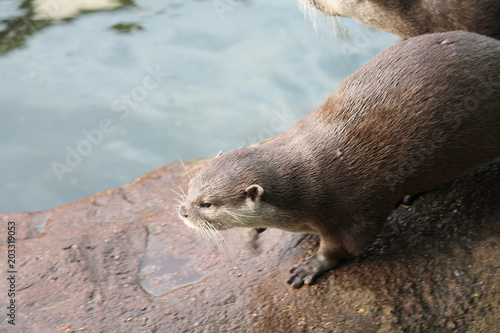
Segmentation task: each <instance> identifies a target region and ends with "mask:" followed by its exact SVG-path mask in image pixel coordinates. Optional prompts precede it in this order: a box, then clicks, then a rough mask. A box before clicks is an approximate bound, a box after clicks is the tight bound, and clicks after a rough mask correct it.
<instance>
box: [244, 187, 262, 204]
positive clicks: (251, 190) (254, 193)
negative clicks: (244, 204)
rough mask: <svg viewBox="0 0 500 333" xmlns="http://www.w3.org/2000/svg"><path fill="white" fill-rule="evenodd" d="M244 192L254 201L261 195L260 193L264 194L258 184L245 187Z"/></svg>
mask: <svg viewBox="0 0 500 333" xmlns="http://www.w3.org/2000/svg"><path fill="white" fill-rule="evenodd" d="M245 193H246V194H247V195H248V197H249V198H251V199H252V200H253V201H255V200H258V199H260V198H261V197H262V194H264V189H263V188H262V186H260V185H257V184H253V185H250V186H248V187H247V189H246V190H245Z"/></svg>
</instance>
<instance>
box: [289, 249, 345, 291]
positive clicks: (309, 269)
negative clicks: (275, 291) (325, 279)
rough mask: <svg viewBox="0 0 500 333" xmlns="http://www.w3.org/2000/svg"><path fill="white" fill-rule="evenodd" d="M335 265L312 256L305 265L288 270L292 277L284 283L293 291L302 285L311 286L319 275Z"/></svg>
mask: <svg viewBox="0 0 500 333" xmlns="http://www.w3.org/2000/svg"><path fill="white" fill-rule="evenodd" d="M335 265H336V263H335V262H328V261H322V260H320V259H318V258H317V257H316V256H314V257H312V258H311V259H309V260H308V261H307V262H306V263H304V264H302V265H297V266H294V267H293V268H292V269H291V270H290V273H292V275H290V277H289V278H288V280H287V281H286V282H287V283H288V284H290V285H292V287H293V288H294V289H298V288H300V287H302V286H303V285H304V284H306V285H312V284H314V283H315V282H316V279H317V278H318V277H319V276H320V275H321V274H323V273H324V272H326V271H328V270H330V269H332V268H333V267H335Z"/></svg>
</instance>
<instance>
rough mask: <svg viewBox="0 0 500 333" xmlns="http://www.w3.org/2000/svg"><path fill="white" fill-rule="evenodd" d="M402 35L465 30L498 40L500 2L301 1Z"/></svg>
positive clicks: (415, 0)
mask: <svg viewBox="0 0 500 333" xmlns="http://www.w3.org/2000/svg"><path fill="white" fill-rule="evenodd" d="M300 1H301V2H302V3H303V4H304V5H305V6H307V7H310V8H315V9H319V10H321V11H322V12H324V13H325V14H326V15H331V16H345V17H350V18H353V19H355V20H356V21H359V22H361V23H364V24H367V25H369V26H372V27H375V28H379V29H382V30H386V31H388V32H391V33H393V34H395V35H398V36H401V37H403V38H410V37H413V36H418V35H422V34H427V33H434V32H445V31H453V30H466V31H471V32H476V33H479V34H482V35H486V36H490V37H493V38H496V39H500V22H499V20H500V2H499V1H491V0H467V1H464V0H300Z"/></svg>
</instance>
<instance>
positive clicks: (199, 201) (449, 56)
mask: <svg viewBox="0 0 500 333" xmlns="http://www.w3.org/2000/svg"><path fill="white" fill-rule="evenodd" d="M499 90H500V41H497V40H495V39H492V38H489V37H486V36H481V35H478V34H475V33H470V32H463V31H458V32H446V33H436V34H427V35H422V36H418V37H414V38H410V39H408V40H405V41H402V42H399V43H397V44H396V45H394V46H392V47H390V48H388V49H387V50H385V51H384V52H382V53H380V54H379V55H377V56H375V57H374V58H373V59H372V60H371V61H369V62H367V63H366V64H365V65H364V66H362V67H361V68H360V69H359V70H357V71H356V72H355V73H354V74H352V75H351V76H349V77H348V78H347V79H345V80H344V81H343V82H342V83H341V84H340V86H339V87H338V88H337V89H336V90H335V91H334V92H333V94H332V95H331V96H330V97H329V98H328V99H327V100H326V102H324V104H323V105H321V106H320V107H319V108H318V109H316V110H315V111H314V112H312V113H310V114H309V115H307V116H306V117H305V118H303V119H301V120H299V121H298V122H297V123H296V124H294V125H293V126H292V127H291V128H290V129H289V130H288V131H286V132H285V133H283V134H281V135H279V136H277V137H275V138H273V139H270V140H266V141H264V142H262V143H259V144H255V145H252V146H248V147H244V148H239V149H235V150H232V151H229V152H227V153H224V154H222V155H221V156H218V157H216V158H214V159H213V160H211V161H210V162H208V164H207V165H206V166H205V167H204V168H203V169H202V170H201V171H200V172H199V173H198V174H197V175H196V176H195V177H194V178H193V179H192V180H191V181H190V184H189V190H188V193H187V196H186V198H185V200H184V202H183V203H182V204H181V205H180V206H179V215H180V217H181V219H182V220H183V221H184V222H185V223H186V225H188V226H189V227H191V228H193V229H197V230H208V229H216V230H225V229H229V228H232V227H250V228H279V229H282V230H286V231H291V232H302V233H313V234H317V235H319V238H320V246H319V249H318V251H317V253H316V255H314V256H313V257H312V258H310V259H309V260H308V261H307V262H305V263H303V264H301V265H298V266H296V267H295V268H294V269H293V272H292V275H291V276H290V277H289V279H288V283H290V284H291V285H292V286H293V287H294V288H300V287H301V286H302V285H303V284H312V283H314V281H315V279H316V278H317V277H318V276H319V275H321V274H322V273H323V272H325V271H328V270H330V269H332V268H334V267H335V266H336V265H337V264H338V263H339V261H341V260H343V259H346V258H352V257H355V256H357V255H359V254H360V253H361V252H362V251H363V249H364V248H365V247H366V246H367V245H368V244H370V243H371V242H372V241H373V240H374V238H375V237H376V236H377V234H378V233H379V231H380V230H381V228H382V226H383V225H384V222H385V220H386V219H387V217H388V215H389V214H390V213H391V211H392V209H393V208H394V207H395V206H396V204H397V203H398V201H400V199H401V198H402V197H404V196H405V195H408V194H410V195H412V194H418V193H421V192H423V191H426V190H429V189H432V188H434V187H436V186H438V185H440V184H443V183H445V182H448V181H450V180H452V179H454V178H457V177H460V176H462V175H464V174H466V173H468V172H469V171H471V170H474V169H476V168H478V167H479V166H481V165H484V164H487V163H488V162H490V161H493V160H494V159H495V158H497V157H499V156H500V98H499V97H498V96H499V95H498V93H499ZM415 223H418V221H415Z"/></svg>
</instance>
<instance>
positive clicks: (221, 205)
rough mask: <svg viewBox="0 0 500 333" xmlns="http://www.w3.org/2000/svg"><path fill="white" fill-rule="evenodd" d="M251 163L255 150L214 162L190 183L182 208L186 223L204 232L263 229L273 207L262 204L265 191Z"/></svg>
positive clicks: (231, 154) (226, 156)
mask: <svg viewBox="0 0 500 333" xmlns="http://www.w3.org/2000/svg"><path fill="white" fill-rule="evenodd" d="M251 160H252V149H250V148H240V149H237V150H234V151H231V152H229V153H226V154H223V155H219V156H217V157H216V158H214V159H213V160H212V161H210V162H209V163H208V164H207V165H206V166H205V167H204V168H203V169H202V170H201V171H200V172H199V173H198V174H197V175H196V176H195V177H194V178H193V179H191V181H190V183H189V189H188V193H187V195H186V197H185V199H184V201H183V203H182V204H181V205H180V206H179V216H180V218H181V219H182V221H183V222H184V223H185V224H186V225H187V226H188V227H190V228H192V229H195V230H197V231H202V232H203V231H206V230H225V229H229V228H232V227H262V223H263V220H262V216H265V215H264V214H266V212H268V211H269V210H270V209H271V205H269V204H266V203H265V202H264V201H263V200H262V198H263V196H264V191H265V190H264V187H263V185H262V184H259V182H258V181H257V179H258V178H257V177H256V174H255V171H256V170H255V168H254V167H252V166H251V165H250V164H249V163H250V161H251ZM255 164H256V163H255V161H253V163H252V165H254V166H255Z"/></svg>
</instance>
